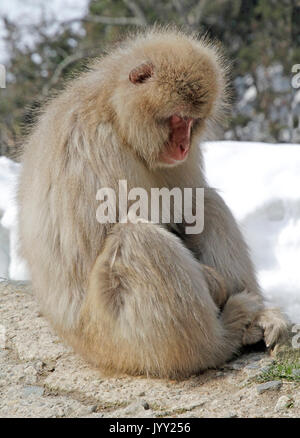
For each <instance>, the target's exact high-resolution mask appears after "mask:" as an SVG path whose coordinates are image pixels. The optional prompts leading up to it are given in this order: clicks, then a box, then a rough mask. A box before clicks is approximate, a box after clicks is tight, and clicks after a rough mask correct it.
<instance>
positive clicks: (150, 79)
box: [112, 32, 225, 168]
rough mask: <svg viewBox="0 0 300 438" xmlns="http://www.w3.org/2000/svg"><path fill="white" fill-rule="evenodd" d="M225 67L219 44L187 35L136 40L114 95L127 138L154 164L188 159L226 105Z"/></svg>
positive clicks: (170, 34)
mask: <svg viewBox="0 0 300 438" xmlns="http://www.w3.org/2000/svg"><path fill="white" fill-rule="evenodd" d="M123 55H124V53H123ZM223 70H224V69H223V67H222V63H221V62H220V61H219V57H218V55H217V51H216V49H214V48H213V47H212V46H209V44H208V43H204V42H203V41H202V42H201V41H197V40H195V39H192V38H189V37H187V36H185V35H183V34H179V33H169V32H166V33H161V34H158V35H157V34H153V35H151V34H150V36H146V37H143V38H141V39H140V40H138V41H137V42H135V43H134V44H133V47H129V49H128V52H127V58H126V59H124V66H122V67H121V71H120V74H119V81H118V86H117V87H116V89H115V92H114V95H113V98H112V104H113V106H114V109H115V111H116V113H117V118H116V120H117V121H118V128H119V132H120V134H121V136H122V139H123V140H124V141H125V143H126V144H127V145H129V146H130V147H132V148H133V149H134V150H135V152H136V153H137V155H138V156H139V157H140V158H142V159H143V160H144V161H145V162H146V164H147V165H148V166H149V167H151V168H155V167H170V166H171V167H172V166H176V165H179V164H181V163H182V162H184V161H185V160H186V159H187V158H188V156H189V152H190V149H191V148H192V147H193V146H194V144H196V143H197V142H198V141H199V136H200V135H201V133H203V131H204V130H205V128H206V125H207V121H208V120H210V119H212V118H214V117H216V116H217V113H218V111H219V110H220V108H221V106H222V105H223V101H224V91H225V74H224V71H223Z"/></svg>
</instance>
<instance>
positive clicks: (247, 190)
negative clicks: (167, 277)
mask: <svg viewBox="0 0 300 438" xmlns="http://www.w3.org/2000/svg"><path fill="white" fill-rule="evenodd" d="M203 150H204V158H205V165H206V172H207V176H208V180H209V183H210V184H211V185H212V186H213V187H215V188H217V189H218V190H219V193H220V194H221V195H222V197H223V198H224V200H225V201H226V203H227V204H228V205H229V207H230V208H231V210H232V211H233V213H234V215H235V217H236V218H237V220H238V222H239V224H240V226H241V229H242V231H243V233H244V236H245V238H246V240H247V242H248V244H249V247H250V249H251V254H252V258H253V261H254V263H255V266H256V269H257V273H258V277H259V282H260V284H261V286H262V289H263V292H264V296H265V298H266V300H267V302H268V303H270V304H275V305H279V306H280V307H281V308H282V309H283V310H284V311H285V312H286V313H287V314H288V316H289V317H290V319H291V320H292V321H293V322H297V323H300V266H299V264H300V190H299V189H300V145H289V144H276V145H272V144H266V143H254V142H229V141H224V142H207V143H205V144H204V145H203ZM19 171H20V165H19V164H17V163H14V162H12V161H11V160H9V159H8V158H5V157H0V214H1V210H2V212H4V214H3V217H2V220H1V223H0V277H6V276H7V275H8V276H9V277H10V278H11V279H14V280H24V279H28V274H27V271H26V266H25V264H24V262H23V261H22V260H20V258H19V257H18V255H17V241H18V232H17V220H16V217H17V205H16V201H15V198H14V195H15V187H16V182H17V178H18V174H19ZM7 233H9V239H8V235H7ZM9 243H10V249H9Z"/></svg>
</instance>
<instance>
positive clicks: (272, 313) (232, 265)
mask: <svg viewBox="0 0 300 438" xmlns="http://www.w3.org/2000/svg"><path fill="white" fill-rule="evenodd" d="M184 240H185V243H186V245H187V247H188V248H189V249H190V250H191V251H192V252H193V253H194V254H195V255H196V257H197V258H198V259H199V260H200V261H201V263H204V264H206V265H208V266H211V267H213V268H214V269H215V270H216V271H217V272H218V273H219V274H220V275H221V277H222V278H223V279H224V280H225V284H226V289H227V291H228V292H229V294H236V293H238V292H241V291H243V290H244V289H247V290H248V291H249V292H252V293H253V294H254V295H256V298H257V302H258V303H262V301H263V298H262V295H261V291H260V288H259V286H258V283H257V280H256V276H255V271H254V267H253V265H252V262H251V259H250V257H249V254H248V248H247V245H246V243H245V242H244V239H243V237H242V235H241V232H240V231H239V228H238V226H237V223H236V221H235V219H234V217H233V215H232V214H231V212H230V210H229V209H228V207H227V205H226V204H225V202H224V201H223V199H222V198H221V197H220V196H219V195H218V194H217V193H216V192H215V190H213V189H210V188H206V189H205V198H204V230H203V232H202V233H201V234H199V235H189V236H185V237H184ZM287 327H288V325H287V321H286V319H285V317H284V316H283V315H282V314H281V312H280V311H279V310H277V309H272V310H271V309H265V308H263V309H262V311H259V312H258V314H257V316H256V318H255V322H253V323H252V324H251V325H250V326H249V329H248V331H247V333H245V336H244V343H245V344H248V343H250V344H251V343H255V342H258V341H259V340H260V339H262V338H264V339H265V342H266V345H267V346H272V345H274V344H275V343H276V342H278V341H280V340H281V338H282V337H285V336H286V333H287Z"/></svg>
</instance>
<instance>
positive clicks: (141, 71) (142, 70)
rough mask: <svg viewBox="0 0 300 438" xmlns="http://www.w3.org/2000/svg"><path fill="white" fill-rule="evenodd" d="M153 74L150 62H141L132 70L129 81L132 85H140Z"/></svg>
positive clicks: (152, 66)
mask: <svg viewBox="0 0 300 438" xmlns="http://www.w3.org/2000/svg"><path fill="white" fill-rule="evenodd" d="M153 73H154V65H153V64H152V62H150V61H149V62H143V64H140V65H139V66H137V67H135V68H133V69H132V70H131V72H130V73H129V80H130V82H132V83H133V84H135V85H136V84H142V83H143V82H145V81H146V80H147V79H149V78H151V77H152V76H153Z"/></svg>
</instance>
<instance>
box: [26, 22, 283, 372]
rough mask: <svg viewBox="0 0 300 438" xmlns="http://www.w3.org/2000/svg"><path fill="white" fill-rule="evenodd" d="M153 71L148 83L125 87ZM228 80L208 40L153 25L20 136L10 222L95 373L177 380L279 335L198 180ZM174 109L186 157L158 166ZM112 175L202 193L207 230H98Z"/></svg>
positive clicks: (61, 322) (45, 294)
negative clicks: (133, 76)
mask: <svg viewBox="0 0 300 438" xmlns="http://www.w3.org/2000/svg"><path fill="white" fill-rule="evenodd" d="M149 62H150V63H151V70H152V66H153V69H154V70H153V71H154V74H153V75H152V76H151V77H150V78H148V79H147V80H146V81H145V82H144V83H141V84H133V83H131V82H130V81H129V74H130V72H131V71H132V70H133V69H135V68H137V67H138V66H139V65H141V64H143V63H149ZM226 82H227V80H226V63H225V62H224V61H223V58H222V55H221V54H220V50H219V49H218V48H217V46H216V45H214V44H211V43H210V42H208V41H207V40H205V39H197V38H196V37H191V36H187V35H185V34H184V33H181V32H178V31H174V30H166V29H162V30H157V29H155V30H150V31H148V32H147V33H145V34H141V35H137V36H135V37H133V38H129V39H128V40H126V41H125V42H124V43H123V44H122V45H121V46H120V47H119V48H117V49H115V50H114V51H112V52H111V53H110V54H108V55H106V56H104V57H103V58H102V59H99V60H97V61H96V62H94V64H93V65H92V66H91V68H90V69H89V71H88V72H87V73H84V74H83V75H81V76H80V77H79V78H78V79H75V80H73V81H72V82H70V83H69V85H68V86H67V87H66V89H65V90H64V91H63V92H62V93H61V94H59V95H58V96H57V97H55V98H54V99H53V100H51V101H50V102H49V103H48V104H47V105H46V107H45V109H44V111H43V113H42V114H41V115H40V117H39V120H38V123H37V124H36V126H35V127H34V129H33V132H32V134H31V135H30V136H29V138H28V141H27V143H26V145H25V150H24V156H23V169H22V174H21V178H20V185H19V203H20V218H19V219H20V234H21V246H22V253H23V255H24V257H25V258H26V260H27V262H28V266H29V269H30V273H31V277H32V282H33V286H34V290H35V293H36V295H37V297H38V300H39V302H40V305H41V308H42V310H43V312H44V313H45V314H46V315H47V316H48V318H49V319H50V321H51V322H52V324H53V325H54V326H55V327H56V329H57V330H58V332H59V333H60V334H61V335H62V336H63V337H65V338H66V339H67V340H68V341H69V342H70V343H71V344H72V345H73V346H74V348H75V349H76V350H78V351H80V352H81V353H82V354H83V355H84V356H85V357H87V358H88V359H89V360H90V361H91V362H92V363H93V364H96V365H97V366H99V367H101V368H103V369H106V370H110V371H116V372H127V373H132V374H140V373H145V374H150V375H157V376H172V377H177V376H186V375H189V374H191V373H194V372H198V371H199V370H202V369H206V368H208V367H215V366H218V365H220V364H222V363H223V362H225V361H226V360H228V359H230V358H231V357H232V355H234V354H235V353H236V352H237V351H238V350H239V348H240V347H241V346H242V345H243V344H244V343H249V342H250V343H251V342H256V341H257V340H259V339H260V338H261V337H262V336H263V332H264V333H265V336H266V342H267V344H269V345H271V344H274V343H275V342H276V341H277V339H278V338H279V337H280V336H281V335H282V333H283V332H284V331H285V328H286V323H285V321H284V319H283V317H282V316H281V314H280V313H278V312H277V313H274V316H273V313H272V311H266V310H265V309H264V305H263V300H262V297H261V293H260V290H259V287H258V285H257V281H256V278H255V273H254V270H253V266H252V263H251V261H250V259H249V256H248V251H247V248H246V245H245V243H244V241H243V238H242V236H241V234H240V231H239V230H238V227H237V225H236V222H235V220H234V218H233V217H232V215H231V213H230V211H229V210H228V208H227V206H226V205H225V203H224V202H223V200H222V199H221V198H220V196H219V195H218V194H217V193H216V191H215V190H214V189H212V188H210V187H208V185H207V183H206V180H205V176H204V172H203V165H202V156H201V150H200V149H199V147H198V145H199V141H200V139H201V138H205V136H206V135H207V133H208V131H209V130H212V128H213V126H214V125H213V123H214V121H216V120H220V119H222V114H223V111H224V108H225V106H226V87H227V86H226ZM174 113H177V114H180V115H182V116H189V117H193V118H195V119H196V122H195V125H194V127H193V131H192V139H191V151H190V154H189V156H188V158H187V159H186V160H185V162H183V163H182V164H180V165H178V166H176V167H166V166H162V165H161V163H160V162H159V160H158V158H159V155H160V153H161V151H162V150H163V148H164V145H165V143H166V141H167V140H168V136H169V124H168V118H169V117H170V116H171V115H172V114H174ZM121 179H125V180H127V182H128V189H130V188H131V187H143V188H145V189H146V190H147V191H148V192H150V189H151V187H169V188H172V187H180V188H184V187H205V211H204V214H205V226H204V231H203V233H201V234H199V235H185V232H184V224H182V226H178V224H177V225H176V227H175V226H174V229H175V228H176V234H177V235H175V234H174V233H172V232H171V231H172V228H173V225H174V224H172V223H171V224H170V225H164V226H162V225H158V224H153V223H150V222H149V223H139V224H136V225H134V224H130V223H127V224H123V223H117V224H107V225H103V224H100V223H98V222H97V220H96V210H97V207H98V206H99V202H98V201H97V200H96V193H97V190H98V189H99V188H101V187H112V188H115V189H116V190H117V187H118V181H119V180H121ZM238 183H239V182H238V181H237V184H238ZM241 190H242V187H241Z"/></svg>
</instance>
